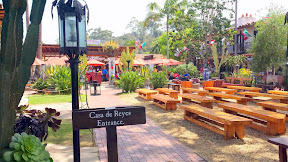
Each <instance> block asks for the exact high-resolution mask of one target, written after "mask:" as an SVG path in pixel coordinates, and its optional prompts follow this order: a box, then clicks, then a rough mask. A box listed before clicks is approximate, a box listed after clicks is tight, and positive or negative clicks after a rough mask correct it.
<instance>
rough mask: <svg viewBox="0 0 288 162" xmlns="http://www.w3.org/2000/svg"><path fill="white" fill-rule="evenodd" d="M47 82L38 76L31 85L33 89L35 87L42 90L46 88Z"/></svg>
mask: <svg viewBox="0 0 288 162" xmlns="http://www.w3.org/2000/svg"><path fill="white" fill-rule="evenodd" d="M48 86H49V85H48V83H47V80H43V79H41V78H39V79H38V80H37V81H36V82H35V83H34V84H33V85H32V88H33V89H37V90H43V89H47V88H48Z"/></svg>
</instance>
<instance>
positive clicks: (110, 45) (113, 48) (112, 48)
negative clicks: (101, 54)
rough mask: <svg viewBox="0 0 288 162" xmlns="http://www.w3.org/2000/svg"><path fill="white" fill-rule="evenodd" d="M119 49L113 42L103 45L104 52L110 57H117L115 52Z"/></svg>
mask: <svg viewBox="0 0 288 162" xmlns="http://www.w3.org/2000/svg"><path fill="white" fill-rule="evenodd" d="M118 48H119V44H118V43H116V42H115V41H113V40H110V41H107V42H104V43H103V51H106V52H107V56H108V57H115V55H116V54H115V51H116V50H117V49H118Z"/></svg>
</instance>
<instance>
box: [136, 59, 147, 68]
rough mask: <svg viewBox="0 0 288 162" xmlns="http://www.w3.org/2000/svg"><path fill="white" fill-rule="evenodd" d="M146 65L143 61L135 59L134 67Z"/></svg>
mask: <svg viewBox="0 0 288 162" xmlns="http://www.w3.org/2000/svg"><path fill="white" fill-rule="evenodd" d="M145 64H146V63H145V62H144V61H143V60H142V59H135V60H134V63H133V66H142V65H145Z"/></svg>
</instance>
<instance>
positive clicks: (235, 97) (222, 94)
mask: <svg viewBox="0 0 288 162" xmlns="http://www.w3.org/2000/svg"><path fill="white" fill-rule="evenodd" d="M209 95H210V96H216V97H223V98H229V99H234V100H239V101H248V100H251V99H250V98H247V97H242V96H237V95H231V94H225V93H217V92H215V93H209Z"/></svg>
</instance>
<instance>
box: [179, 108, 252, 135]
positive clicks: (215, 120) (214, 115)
mask: <svg viewBox="0 0 288 162" xmlns="http://www.w3.org/2000/svg"><path fill="white" fill-rule="evenodd" d="M181 108H182V109H184V119H185V120H188V121H191V122H193V123H195V124H197V125H200V126H202V127H205V128H207V129H210V130H211V131H214V132H216V133H219V134H221V135H223V136H224V139H225V140H228V139H232V138H234V136H235V137H237V138H240V139H242V138H244V135H245V131H244V126H245V125H248V124H250V123H252V121H251V120H250V119H246V118H242V117H238V116H235V115H231V114H228V113H225V112H222V111H219V110H213V109H208V108H205V107H202V106H198V105H181ZM223 128H224V130H223Z"/></svg>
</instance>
